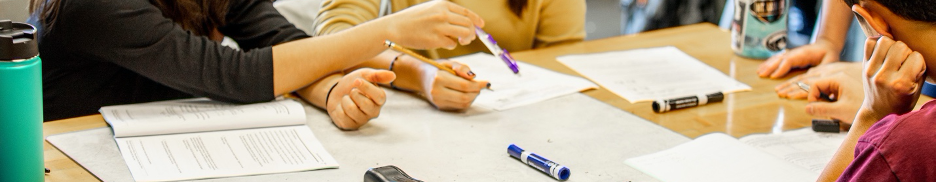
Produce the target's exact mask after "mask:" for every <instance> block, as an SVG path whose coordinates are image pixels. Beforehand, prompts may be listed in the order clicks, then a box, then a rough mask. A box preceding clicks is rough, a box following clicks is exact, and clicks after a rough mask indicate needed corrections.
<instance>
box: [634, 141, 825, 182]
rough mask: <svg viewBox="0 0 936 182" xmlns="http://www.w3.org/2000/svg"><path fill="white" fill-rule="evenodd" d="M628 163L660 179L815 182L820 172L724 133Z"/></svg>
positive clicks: (673, 181) (678, 181)
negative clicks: (785, 159) (814, 171)
mask: <svg viewBox="0 0 936 182" xmlns="http://www.w3.org/2000/svg"><path fill="white" fill-rule="evenodd" d="M625 163H627V165H630V166H631V167H634V168H635V169H637V170H640V171H641V172H644V173H647V174H649V175H650V176H653V177H655V178H657V179H659V180H661V181H670V182H681V181H691V182H703V181H718V182H721V181H778V182H781V181H782V182H786V181H815V180H816V179H817V178H819V174H817V173H813V172H811V171H809V170H807V169H805V168H802V167H800V166H798V165H795V164H792V163H789V162H786V161H784V160H783V159H780V158H777V157H776V156H773V155H771V154H768V153H765V152H763V151H760V150H759V149H756V148H754V147H751V146H748V145H745V144H744V143H741V142H740V141H738V140H737V139H735V138H732V137H731V136H728V135H726V134H723V133H714V134H708V135H704V136H701V137H699V138H696V139H695V140H692V141H690V142H688V143H684V144H681V145H679V146H676V147H673V148H671V149H667V150H664V151H660V152H657V153H653V154H649V155H645V156H640V157H636V158H631V159H627V160H626V161H625Z"/></svg>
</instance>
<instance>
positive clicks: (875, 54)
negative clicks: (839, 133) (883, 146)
mask: <svg viewBox="0 0 936 182" xmlns="http://www.w3.org/2000/svg"><path fill="white" fill-rule="evenodd" d="M865 60H867V62H866V63H865V66H864V75H863V79H862V82H863V83H864V91H865V99H864V102H863V103H862V105H861V109H860V111H861V112H866V113H868V114H870V115H869V116H871V117H873V118H874V119H876V120H875V121H877V120H880V119H882V118H884V116H887V115H888V114H895V113H896V114H903V113H907V112H910V110H913V106H914V105H915V104H916V101H917V99H918V98H919V96H920V89H921V88H922V84H923V83H922V82H923V80H924V79H923V74H924V72H925V71H926V65H925V62H924V60H923V55H921V54H920V53H919V52H916V51H913V50H910V48H909V47H907V44H905V43H903V42H899V41H898V42H895V41H894V40H893V39H891V38H888V37H887V36H882V37H881V38H880V39H878V40H874V39H868V40H867V41H866V42H865Z"/></svg>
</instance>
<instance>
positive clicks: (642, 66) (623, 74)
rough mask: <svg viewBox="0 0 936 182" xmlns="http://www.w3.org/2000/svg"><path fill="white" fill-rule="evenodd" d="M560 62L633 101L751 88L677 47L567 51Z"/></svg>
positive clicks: (560, 58) (729, 91) (559, 58)
mask: <svg viewBox="0 0 936 182" xmlns="http://www.w3.org/2000/svg"><path fill="white" fill-rule="evenodd" d="M556 59H558V60H559V62H561V63H563V64H565V65H567V66H569V67H570V68H572V69H573V70H575V71H577V72H579V73H580V74H582V75H584V76H585V77H588V78H589V79H591V80H592V81H595V82H597V83H598V84H600V85H601V86H604V87H605V88H607V89H609V90H611V92H614V93H615V94H617V95H619V96H621V97H624V98H625V99H627V101H630V102H631V103H635V102H643V101H652V100H657V99H671V98H678V97H685V96H693V95H698V94H710V93H715V92H718V91H721V92H723V93H731V92H737V91H745V90H751V87H750V86H748V85H745V84H744V83H741V82H738V81H737V80H735V79H732V78H730V77H728V76H726V75H725V74H723V73H722V72H720V71H718V70H717V69H715V68H712V67H711V66H708V65H706V64H705V63H702V62H700V61H699V60H696V59H695V58H693V57H692V56H689V55H688V54H686V53H683V52H682V51H680V50H679V49H677V48H676V47H658V48H647V49H634V50H627V51H614V52H605V53H595V54H583V55H567V56H560V57H558V58H556Z"/></svg>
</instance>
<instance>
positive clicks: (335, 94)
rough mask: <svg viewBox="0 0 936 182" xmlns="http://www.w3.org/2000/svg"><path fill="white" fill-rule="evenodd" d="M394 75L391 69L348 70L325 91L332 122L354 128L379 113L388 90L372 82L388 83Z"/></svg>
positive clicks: (327, 108)
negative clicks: (327, 92) (349, 71)
mask: <svg viewBox="0 0 936 182" xmlns="http://www.w3.org/2000/svg"><path fill="white" fill-rule="evenodd" d="M394 79H396V75H395V74H393V72H392V71H379V70H373V69H368V68H362V69H358V70H356V71H354V72H351V73H348V74H347V75H345V76H344V77H342V78H341V80H339V81H338V83H337V85H335V87H334V88H333V89H332V90H331V92H330V93H329V94H328V101H327V102H326V104H325V108H326V109H325V110H326V111H328V115H329V116H330V117H331V118H332V122H334V123H335V126H338V128H340V129H343V130H355V129H358V128H360V127H361V126H363V125H364V124H366V123H367V121H370V119H372V118H376V117H377V116H378V115H380V107H381V106H383V104H384V102H386V100H387V94H386V93H384V90H383V89H381V88H380V87H379V86H377V85H374V83H383V84H387V83H390V82H391V81H393V80H394Z"/></svg>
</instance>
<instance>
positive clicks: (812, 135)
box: [740, 128, 845, 174]
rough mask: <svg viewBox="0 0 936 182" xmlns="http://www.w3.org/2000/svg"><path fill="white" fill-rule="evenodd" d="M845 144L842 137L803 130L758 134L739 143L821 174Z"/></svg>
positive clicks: (743, 138) (810, 129) (840, 134)
mask: <svg viewBox="0 0 936 182" xmlns="http://www.w3.org/2000/svg"><path fill="white" fill-rule="evenodd" d="M844 140H845V133H818V132H815V131H812V128H803V129H798V130H793V131H788V132H783V133H779V134H757V135H750V136H745V137H741V139H740V141H741V142H744V143H745V144H747V145H750V146H754V148H758V149H760V150H761V151H764V152H767V153H770V154H773V155H774V156H777V157H779V158H781V159H784V160H786V161H788V162H791V163H794V164H797V165H800V166H801V167H803V168H806V169H809V170H810V171H812V172H815V173H816V174H821V173H822V170H823V169H825V166H826V164H828V163H829V161H830V160H832V155H834V154H835V151H836V150H838V148H839V146H841V145H842V141H844Z"/></svg>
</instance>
